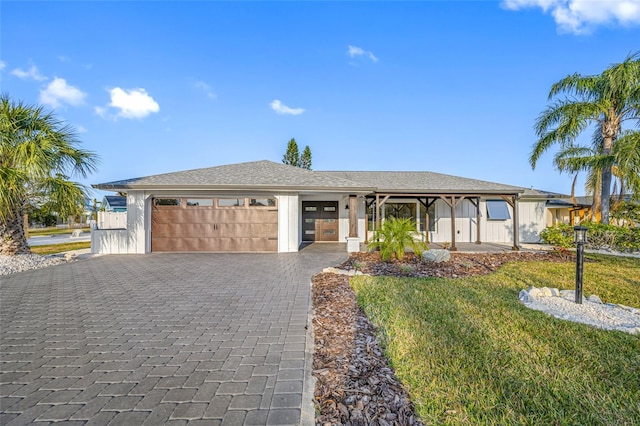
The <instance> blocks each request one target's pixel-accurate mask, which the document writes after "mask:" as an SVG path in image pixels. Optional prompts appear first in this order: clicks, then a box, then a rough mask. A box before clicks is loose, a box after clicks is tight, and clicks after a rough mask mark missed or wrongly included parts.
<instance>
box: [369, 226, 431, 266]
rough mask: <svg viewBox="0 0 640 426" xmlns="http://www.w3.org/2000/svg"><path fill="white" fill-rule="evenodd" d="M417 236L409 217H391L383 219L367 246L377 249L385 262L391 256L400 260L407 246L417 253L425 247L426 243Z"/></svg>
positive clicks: (419, 253) (420, 252)
mask: <svg viewBox="0 0 640 426" xmlns="http://www.w3.org/2000/svg"><path fill="white" fill-rule="evenodd" d="M418 237H419V234H418V232H417V231H416V224H415V222H413V221H412V220H411V219H398V218H395V217H391V218H389V219H387V220H385V221H384V222H383V223H382V225H381V226H380V229H378V230H377V231H376V232H375V234H374V237H373V240H374V241H373V242H372V243H371V244H369V248H371V249H374V250H375V249H379V250H380V256H381V257H382V260H384V261H385V262H386V261H388V260H390V259H391V257H393V256H395V257H396V259H398V260H402V258H403V257H404V253H405V250H406V248H407V247H409V248H411V249H412V250H413V251H414V252H415V253H416V254H418V255H421V254H422V252H423V251H424V250H426V249H427V246H426V244H424V243H423V242H422V241H420V240H417V239H416V238H418Z"/></svg>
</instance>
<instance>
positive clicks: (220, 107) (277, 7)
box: [0, 0, 640, 193]
mask: <svg viewBox="0 0 640 426" xmlns="http://www.w3.org/2000/svg"><path fill="white" fill-rule="evenodd" d="M0 24H1V29H0V36H1V39H0V40H1V41H0V43H1V44H0V61H1V62H0V78H1V80H0V84H1V90H2V92H4V93H8V94H9V95H10V96H11V97H12V98H13V99H15V100H22V101H24V102H26V103H29V104H36V103H39V104H43V105H45V106H46V107H47V108H52V109H54V110H55V113H56V114H57V116H58V117H59V118H61V119H64V120H65V121H67V122H68V123H70V124H72V125H73V126H75V127H76V129H77V130H78V132H79V137H80V139H81V141H82V143H83V147H85V148H87V149H89V150H92V151H95V152H96V153H97V154H98V155H99V156H100V157H101V164H100V166H99V170H98V172H97V173H95V174H93V175H91V176H90V177H89V178H88V179H86V180H81V182H82V183H85V184H91V183H99V182H107V181H112V180H119V179H124V178H130V177H136V176H146V175H152V174H158V173H166V172H172V171H179V170H186V169H192V168H200V167H209V166H215V165H220V164H229V163H237V162H245V161H254V160H262V159H267V160H272V161H281V159H282V155H283V154H284V151H285V149H286V144H287V141H288V140H289V139H290V138H292V137H293V138H296V140H297V141H298V143H299V145H300V146H301V148H302V147H304V146H305V145H309V146H310V147H311V150H312V153H313V168H314V169H317V170H428V171H434V172H440V173H447V174H453V175H458V176H465V177H470V178H475V179H482V180H489V181H494V182H502V183H507V184H512V185H519V186H524V187H531V186H533V187H534V188H539V189H545V190H550V191H556V192H564V193H568V192H569V191H570V187H571V177H570V176H567V175H560V174H559V173H558V172H556V171H555V170H554V169H553V167H552V165H551V161H552V154H553V153H552V152H551V153H548V154H546V155H545V156H543V157H542V158H541V160H540V162H539V164H538V166H537V168H536V169H535V170H533V171H532V170H531V167H530V166H529V164H528V157H529V153H530V151H531V146H532V144H533V143H534V142H535V140H536V138H535V134H534V132H533V125H534V121H535V119H536V117H537V115H538V114H539V113H540V112H541V111H542V110H543V109H544V107H545V106H546V105H547V94H548V92H549V89H550V87H551V85H552V84H553V83H554V82H556V81H558V80H559V79H561V78H562V77H564V76H566V75H567V74H570V73H574V72H579V73H581V74H595V73H599V72H601V71H602V70H603V69H604V68H605V67H607V66H608V65H610V64H612V63H616V62H620V61H622V60H624V58H625V57H626V56H627V55H628V54H629V53H631V52H635V51H637V50H640V43H639V42H640V0H620V1H615V0H612V1H593V0H508V1H504V2H499V1H475V2H465V1H450V2H445V1H423V2H348V3H343V2H207V1H201V2H53V1H52V2H13V1H3V2H2V3H0Z"/></svg>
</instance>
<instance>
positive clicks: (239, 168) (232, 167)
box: [93, 161, 374, 191]
mask: <svg viewBox="0 0 640 426" xmlns="http://www.w3.org/2000/svg"><path fill="white" fill-rule="evenodd" d="M93 187H94V188H98V189H106V190H119V189H145V188H166V189H172V188H175V189H183V188H193V189H203V188H214V189H215V188H247V189H248V188H251V189H260V188H263V189H334V190H336V189H338V190H339V189H342V190H353V191H369V190H373V188H374V187H368V186H367V185H363V184H362V183H359V182H354V181H350V180H347V179H344V178H340V177H338V176H331V175H327V174H322V173H317V172H314V171H311V170H306V169H301V168H300V167H293V166H288V165H286V164H281V163H274V162H272V161H254V162H249V163H238V164H228V165H224V166H216V167H208V168H204V169H195V170H186V171H182V172H175V173H166V174H161V175H153V176H146V177H140V178H133V179H126V180H120V181H115V182H107V183H100V184H96V185H93Z"/></svg>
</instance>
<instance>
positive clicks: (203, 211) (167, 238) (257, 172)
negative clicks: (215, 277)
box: [92, 161, 549, 253]
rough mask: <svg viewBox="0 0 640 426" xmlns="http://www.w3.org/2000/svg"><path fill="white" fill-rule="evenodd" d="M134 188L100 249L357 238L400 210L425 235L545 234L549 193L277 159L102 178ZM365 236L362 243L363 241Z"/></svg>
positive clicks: (112, 185) (287, 245)
mask: <svg viewBox="0 0 640 426" xmlns="http://www.w3.org/2000/svg"><path fill="white" fill-rule="evenodd" d="M93 187H94V188H97V189H101V190H111V191H117V192H126V194H127V197H126V198H127V200H126V205H127V225H126V229H104V230H101V229H96V230H94V231H93V235H92V250H93V252H94V253H149V252H167V251H242V252H248V251H272V252H295V251H298V249H299V248H300V247H301V245H302V244H304V243H307V242H323V241H340V242H349V243H350V244H351V247H353V246H355V247H357V246H358V244H359V243H361V242H367V241H369V240H370V239H371V238H372V236H373V232H374V230H375V229H376V228H377V227H378V226H380V224H381V222H382V221H384V220H385V218H387V217H390V216H395V217H409V218H412V219H413V220H414V221H415V222H416V227H417V230H418V231H419V232H420V234H421V235H422V238H423V239H424V240H426V241H430V242H448V243H449V244H450V246H451V249H452V250H455V249H456V243H457V242H473V243H478V244H481V243H483V242H495V243H508V244H510V245H511V246H512V247H513V248H514V249H516V250H517V249H518V248H519V244H520V242H538V241H539V232H540V231H541V230H542V229H544V228H545V226H546V224H547V223H546V222H547V220H546V218H545V214H546V202H547V200H548V199H549V194H547V193H543V192H540V191H536V190H531V189H525V188H521V187H517V186H510V185H504V184H500V183H494V182H486V181H481V180H476V179H468V178H463V177H458V176H450V175H445V174H440V173H432V172H399V171H396V172H375V171H372V172H364V171H317V170H313V171H312V170H306V169H302V168H298V167H293V166H289V165H285V164H280V163H275V162H271V161H256V162H248V163H239V164H230V165H221V166H216V167H210V168H204V169H197V170H187V171H181V172H175V173H167V174H160V175H154V176H147V177H141V178H133V179H126V180H121V181H116V182H108V183H101V184H97V185H93ZM354 243H355V244H354Z"/></svg>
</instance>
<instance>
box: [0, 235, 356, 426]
mask: <svg viewBox="0 0 640 426" xmlns="http://www.w3.org/2000/svg"><path fill="white" fill-rule="evenodd" d="M346 257H347V256H346V251H345V248H344V245H319V244H315V245H313V246H310V247H308V248H306V249H304V250H302V251H301V252H299V253H290V254H150V255H127V256H104V257H96V258H93V259H90V260H82V261H78V262H75V263H70V264H65V265H60V266H55V267H50V268H47V269H41V270H36V271H29V272H24V273H19V274H14V275H11V276H7V277H0V282H1V284H0V329H1V330H0V338H1V341H0V344H1V346H0V383H1V386H0V424H2V425H14V424H27V423H33V422H59V421H67V422H69V421H70V423H66V424H92V425H93V424H110V425H111V424H113V425H116V424H122V425H124V424H127V425H130V424H161V423H171V424H185V423H187V422H188V423H202V424H208V425H212V424H213V425H215V424H274V425H275V424H277V425H285V424H300V423H303V424H312V423H313V406H312V402H311V397H312V394H311V392H312V389H311V383H310V380H309V378H310V368H311V364H310V362H311V356H310V354H311V351H312V350H313V346H312V345H313V343H312V342H311V341H309V339H308V338H309V335H308V331H307V324H308V321H309V313H310V278H311V276H312V274H314V273H316V272H319V271H320V270H321V269H322V268H323V267H325V266H332V265H335V264H337V263H339V262H341V261H342V260H344V259H346Z"/></svg>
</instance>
